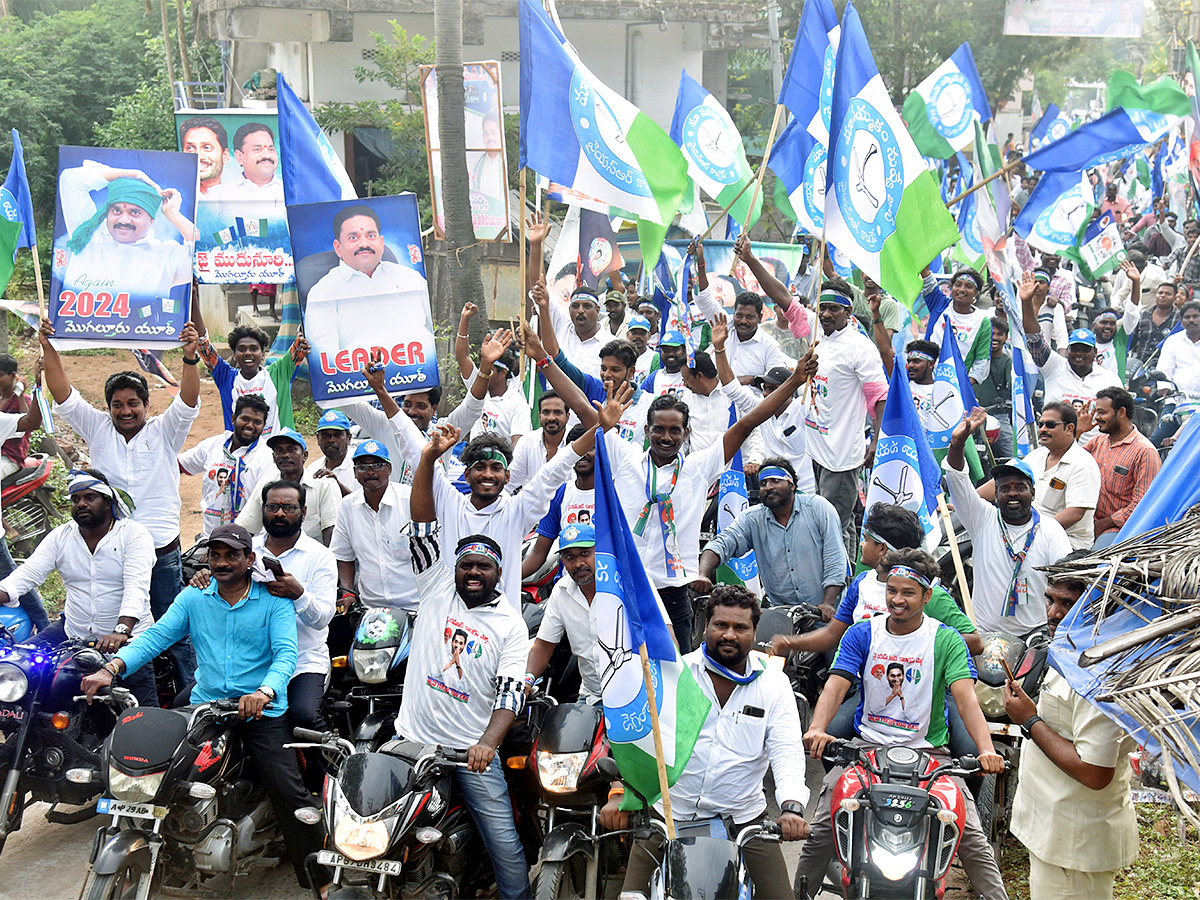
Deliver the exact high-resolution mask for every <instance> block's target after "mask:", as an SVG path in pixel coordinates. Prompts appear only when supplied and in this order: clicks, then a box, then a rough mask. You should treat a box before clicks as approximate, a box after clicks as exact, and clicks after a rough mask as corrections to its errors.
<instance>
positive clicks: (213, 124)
mask: <svg viewBox="0 0 1200 900" xmlns="http://www.w3.org/2000/svg"><path fill="white" fill-rule="evenodd" d="M179 145H180V146H181V147H182V148H183V152H184V153H195V154H196V156H197V157H199V159H200V193H201V195H204V194H207V193H208V192H209V191H211V190H212V189H213V188H215V187H216V186H217V185H219V184H220V183H221V173H222V172H224V171H225V163H227V162H229V136H228V133H227V132H226V131H225V126H224V125H222V124H221V123H220V122H218V121H217V120H216V119H214V118H212V117H211V116H192V118H190V119H188V120H187V121H186V122H184V123H183V124H182V125H180V126H179Z"/></svg>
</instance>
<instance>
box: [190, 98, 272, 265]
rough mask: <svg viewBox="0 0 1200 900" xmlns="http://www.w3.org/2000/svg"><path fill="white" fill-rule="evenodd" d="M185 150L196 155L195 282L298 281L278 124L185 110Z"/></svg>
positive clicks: (268, 118) (236, 113)
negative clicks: (295, 276)
mask: <svg viewBox="0 0 1200 900" xmlns="http://www.w3.org/2000/svg"><path fill="white" fill-rule="evenodd" d="M175 132H176V138H177V140H178V143H179V149H180V150H182V151H183V152H184V153H190V154H195V155H196V159H197V160H198V163H199V169H200V189H199V194H198V196H197V198H196V231H197V232H198V233H199V237H198V238H197V239H196V264H195V271H196V279H197V280H198V281H200V282H201V283H202V284H285V283H287V282H289V281H292V280H293V272H292V245H291V241H290V240H289V238H288V227H287V212H286V210H285V208H284V202H283V181H282V179H281V178H280V175H279V167H280V161H279V160H280V154H279V150H278V149H277V148H278V146H279V141H278V136H279V121H278V116H277V115H276V114H275V113H274V112H267V111H265V110H262V111H260V110H252V109H237V110H233V109H215V110H194V109H193V110H188V109H185V110H180V111H179V112H177V113H175Z"/></svg>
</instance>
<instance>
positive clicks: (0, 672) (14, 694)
mask: <svg viewBox="0 0 1200 900" xmlns="http://www.w3.org/2000/svg"><path fill="white" fill-rule="evenodd" d="M28 690H29V679H28V678H26V677H25V673H24V672H22V671H21V670H20V669H18V668H17V667H16V666H14V665H10V664H9V663H0V703H16V702H17V701H18V700H20V699H21V698H22V697H24V696H25V693H26V692H27V691H28Z"/></svg>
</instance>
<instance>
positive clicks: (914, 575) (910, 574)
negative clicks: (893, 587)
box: [888, 566, 933, 590]
mask: <svg viewBox="0 0 1200 900" xmlns="http://www.w3.org/2000/svg"><path fill="white" fill-rule="evenodd" d="M893 575H899V576H900V577H901V578H908V579H910V580H912V581H915V582H916V583H917V584H919V585H921V587H923V588H925V590H929V589H930V588H931V587H933V584H932V583H931V582H930V581H929V579H928V578H926V577H925V576H924V575H922V574H921V573H920V572H918V571H917V570H916V569H914V568H911V567H909V566H892V570H891V571H890V572H888V577H889V578H890V577H891V576H893Z"/></svg>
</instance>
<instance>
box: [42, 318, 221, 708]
mask: <svg viewBox="0 0 1200 900" xmlns="http://www.w3.org/2000/svg"><path fill="white" fill-rule="evenodd" d="M53 334H54V326H53V325H52V324H51V323H50V321H49V320H48V319H43V320H42V327H41V331H40V333H39V339H40V341H41V345H42V355H43V357H44V359H45V373H46V385H47V387H49V388H50V393H51V394H52V395H53V396H54V402H55V403H57V404H58V409H57V412H58V414H59V415H60V416H62V417H63V418H64V419H66V421H67V423H68V424H69V425H70V426H71V427H72V428H73V429H75V431H76V432H78V433H79V436H80V437H82V438H83V439H84V440H85V441H87V445H88V450H89V452H90V454H91V457H92V465H94V466H95V467H96V468H98V469H99V470H100V471H102V472H104V474H105V475H106V476H107V477H108V480H109V483H110V484H111V485H112V486H113V487H114V488H116V489H118V490H122V491H124V492H125V493H127V494H128V495H129V496H130V498H131V499H132V500H133V502H134V510H133V513H132V517H133V518H134V519H135V520H136V521H137V522H139V523H140V524H142V525H144V526H145V527H146V530H147V531H149V532H150V537H151V538H152V539H153V540H154V545H155V550H154V554H155V556H156V557H157V562H155V564H154V571H153V572H152V574H151V576H150V610H151V612H152V613H153V614H154V618H155V619H160V618H162V616H163V614H164V613H166V611H167V609H168V608H169V607H170V605H171V603H172V602H174V600H175V598H176V597H177V596H178V595H179V592H180V591H182V590H183V572H182V569H181V565H180V552H179V513H180V508H181V506H182V504H181V502H180V499H179V461H178V457H179V453H180V451H181V450H183V443H184V441H186V440H187V435H188V431H189V430H190V429H191V427H192V423H193V422H194V421H196V416H197V415H198V414H199V412H200V371H199V370H198V369H197V368H196V366H197V365H198V364H199V362H200V356H199V346H198V345H199V340H200V336H199V335H198V334H197V333H196V329H195V327H193V326H192V324H191V323H190V322H189V323H188V324H187V325H186V326H185V327H184V329H183V332H182V334H180V336H179V339H180V342H181V343H182V344H183V363H184V365H183V374H182V376H181V377H180V379H179V394H178V395H177V396H176V397H175V399H174V400H172V401H171V403H170V405H169V406H168V407H167V409H166V411H165V412H164V413H163V414H162V415H161V416H155V417H153V418H147V417H148V416H149V413H150V387H149V385H147V384H146V379H145V378H143V377H142V376H141V375H139V374H137V373H136V372H118V373H116V374H115V375H110V376H109V378H108V380H107V381H106V382H105V384H104V400H105V403H106V405H107V406H108V409H107V411H106V412H105V411H101V410H99V409H96V408H95V407H94V406H92V405H90V404H89V403H88V402H87V401H86V400H84V399H83V395H82V394H80V393H79V391H78V390H76V389H75V388H74V387H72V386H71V380H70V379H69V378H68V377H67V373H66V370H65V369H63V364H62V358H61V357H60V356H59V355H58V351H57V350H55V349H54V346H53V345H52V344H51V343H50V337H51V336H52V335H53ZM171 656H172V659H173V662H174V667H175V670H176V673H175V674H176V678H177V680H178V681H179V684H180V685H181V686H182V685H185V684H187V683H188V682H189V681H191V680H192V674H193V672H194V671H195V668H196V657H195V654H194V653H193V651H192V646H191V642H190V641H187V640H184V641H182V642H180V643H179V644H176V645H175V646H174V647H172V649H171Z"/></svg>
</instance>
